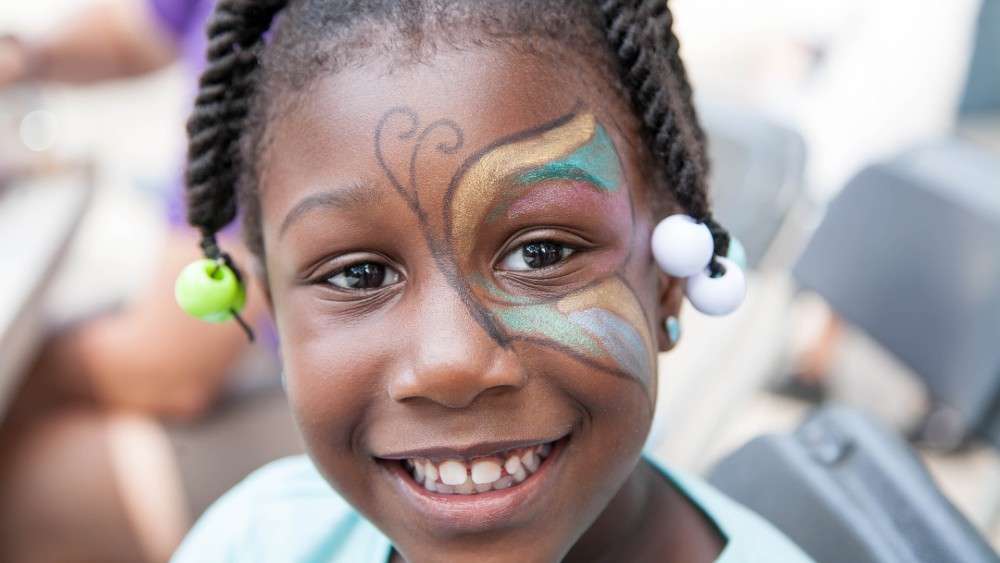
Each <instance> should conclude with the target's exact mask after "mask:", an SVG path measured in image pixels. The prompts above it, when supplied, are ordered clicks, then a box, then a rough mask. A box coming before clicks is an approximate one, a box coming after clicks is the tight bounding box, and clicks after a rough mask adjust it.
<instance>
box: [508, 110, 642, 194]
mask: <svg viewBox="0 0 1000 563" xmlns="http://www.w3.org/2000/svg"><path fill="white" fill-rule="evenodd" d="M546 180H571V181H573V180H576V181H584V182H589V183H591V184H593V185H595V186H597V187H598V188H600V189H602V190H605V191H609V192H613V191H615V190H617V189H618V186H619V185H621V182H622V170H621V163H620V162H619V160H618V152H617V151H615V145H614V143H612V142H611V138H610V137H608V133H607V131H605V130H604V126H603V125H601V124H597V126H596V127H595V129H594V136H593V138H592V139H590V141H589V142H588V143H587V144H585V145H583V146H582V147H580V148H579V149H577V150H575V151H573V153H571V154H570V155H569V156H566V157H564V158H560V159H559V160H554V161H552V162H548V163H546V164H543V165H542V166H540V167H538V168H535V169H533V170H530V171H528V172H525V173H524V174H522V175H521V176H520V178H518V181H519V183H521V184H536V183H539V182H544V181H546Z"/></svg>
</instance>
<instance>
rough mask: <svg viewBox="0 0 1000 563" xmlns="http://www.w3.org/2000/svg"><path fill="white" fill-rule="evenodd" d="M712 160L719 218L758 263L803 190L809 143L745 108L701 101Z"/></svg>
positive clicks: (751, 262) (752, 262)
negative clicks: (806, 146) (807, 144)
mask: <svg viewBox="0 0 1000 563" xmlns="http://www.w3.org/2000/svg"><path fill="white" fill-rule="evenodd" d="M698 111H699V116H700V117H701V120H702V125H703V126H704V128H705V132H706V135H707V138H708V153H709V158H710V159H711V163H712V170H711V179H710V181H711V194H712V202H713V206H714V212H715V216H716V217H717V218H718V219H719V220H720V222H721V223H722V224H723V225H725V226H726V228H727V229H729V231H730V232H731V233H733V234H734V235H736V236H737V237H739V239H740V241H741V242H742V243H743V246H744V247H745V248H746V252H747V262H748V264H749V266H750V267H755V266H757V265H758V264H759V262H760V261H761V258H763V257H764V256H765V254H766V252H767V249H768V248H769V247H770V246H771V244H772V242H774V239H775V236H776V235H777V234H778V231H779V229H780V227H781V225H782V224H783V223H784V221H785V218H786V216H787V215H788V213H789V211H790V210H791V209H792V207H793V205H794V204H795V203H796V202H797V200H798V198H799V197H800V196H801V194H802V188H803V185H804V179H803V174H804V167H805V154H806V150H805V142H804V141H803V140H802V137H801V136H800V135H799V134H798V133H796V132H795V131H793V130H791V129H788V128H786V127H783V126H781V125H779V124H777V123H776V122H774V121H772V120H770V119H768V118H766V117H765V116H762V115H759V114H754V113H752V112H747V111H746V109H745V108H736V107H727V106H724V105H718V104H713V103H711V102H708V101H703V100H699V103H698Z"/></svg>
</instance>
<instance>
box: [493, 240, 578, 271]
mask: <svg viewBox="0 0 1000 563" xmlns="http://www.w3.org/2000/svg"><path fill="white" fill-rule="evenodd" d="M573 252H574V249H572V248H570V247H568V246H566V245H564V244H559V243H558V242H553V241H550V240H542V241H536V242H529V243H526V244H522V245H521V246H519V247H517V248H515V249H514V250H513V251H512V252H511V253H510V254H508V255H507V256H505V257H504V259H503V262H501V263H500V265H501V267H502V269H504V270H512V271H515V272H524V271H527V270H538V269H541V268H546V267H548V266H552V265H555V264H558V263H559V262H562V261H563V260H565V259H566V258H568V257H569V255H570V254H573Z"/></svg>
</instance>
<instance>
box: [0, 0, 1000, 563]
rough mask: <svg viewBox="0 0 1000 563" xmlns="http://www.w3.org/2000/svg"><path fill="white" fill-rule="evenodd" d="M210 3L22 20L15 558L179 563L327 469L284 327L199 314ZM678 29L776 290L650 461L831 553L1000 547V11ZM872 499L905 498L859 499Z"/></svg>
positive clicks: (6, 114)
mask: <svg viewBox="0 0 1000 563" xmlns="http://www.w3.org/2000/svg"><path fill="white" fill-rule="evenodd" d="M209 4H210V2H199V1H198V0H35V1H33V2H6V3H4V5H3V6H2V7H0V559H2V560H4V561H164V560H166V558H167V557H168V556H169V554H170V553H171V552H172V550H173V549H174V547H175V546H176V543H177V542H178V541H179V539H180V537H182V536H183V534H184V532H185V531H186V529H187V528H188V526H190V524H191V523H192V521H193V519H195V518H197V516H198V515H199V514H200V512H201V511H202V510H204V508H205V507H206V506H207V505H208V504H210V503H211V502H212V500H214V499H215V498H216V497H217V496H218V495H220V494H221V493H222V492H224V491H225V490H226V489H228V488H229V487H231V486H232V485H233V484H235V483H236V482H237V481H238V480H239V479H240V478H242V477H243V476H245V475H246V474H247V473H249V472H250V471H251V470H252V469H254V468H256V467H258V466H259V465H262V464H263V463H265V462H266V461H268V460H270V459H274V458H277V457H280V456H283V455H288V454H291V453H297V452H300V451H301V445H300V443H299V441H298V438H297V435H296V434H295V430H294V427H293V424H292V422H291V419H290V415H289V414H288V412H287V408H286V407H285V406H284V399H283V396H282V393H281V389H280V382H279V381H278V379H277V374H278V373H279V367H278V361H277V359H276V357H275V352H274V350H275V349H276V348H275V345H274V337H273V334H272V332H273V331H272V330H271V329H269V328H268V326H269V325H268V323H267V320H266V319H265V318H263V317H262V315H263V312H262V311H259V310H254V309H251V310H250V311H248V315H249V316H250V317H251V319H252V320H253V322H254V324H256V325H257V326H259V327H262V334H261V335H260V336H261V338H259V339H258V343H257V344H255V345H252V346H251V345H248V344H246V343H245V339H244V338H243V336H242V333H241V332H240V331H239V329H238V327H236V326H235V325H233V326H228V325H223V326H221V327H207V326H205V325H202V324H200V323H198V322H196V321H192V320H189V319H186V318H185V317H184V316H183V314H181V313H180V312H179V311H178V310H177V309H176V307H175V305H174V304H173V297H172V284H173V280H174V277H175V276H176V273H177V272H178V271H179V270H180V268H181V267H182V266H183V265H184V264H186V263H187V262H188V261H189V260H191V259H193V258H195V257H196V248H197V247H196V244H195V242H194V241H195V238H194V236H193V235H192V233H190V232H188V231H187V230H186V229H185V228H184V227H183V224H182V223H183V214H182V210H181V208H180V201H181V199H180V191H179V190H180V184H179V174H180V170H181V166H182V162H183V149H184V143H185V139H184V130H183V124H184V121H185V119H186V114H187V110H188V108H189V104H190V96H191V94H192V93H193V86H194V84H193V80H194V77H195V76H196V72H197V70H198V69H199V68H200V62H199V56H200V55H201V53H202V51H203V48H204V45H203V41H202V40H201V39H200V37H201V36H200V26H201V24H202V22H203V21H204V18H205V17H206V16H207V9H208V8H210V6H209ZM671 5H672V7H673V10H674V15H675V21H676V24H675V29H676V31H677V33H678V35H679V36H680V39H681V44H682V56H683V57H684V58H685V61H686V63H687V66H688V71H689V73H690V76H691V80H692V82H693V85H694V88H695V92H696V97H697V103H698V106H699V110H700V112H701V117H702V120H703V124H704V126H705V129H706V131H707V134H708V138H709V143H710V150H711V154H712V158H713V172H712V174H713V190H714V202H715V205H716V208H717V213H716V215H717V216H718V217H719V218H720V220H721V222H722V224H724V225H726V226H727V227H729V228H730V229H731V231H732V232H733V234H734V235H735V236H736V237H738V238H739V240H740V242H741V247H742V250H743V255H744V256H743V259H745V261H746V262H747V264H748V272H749V278H748V283H749V294H748V301H747V303H746V304H745V305H744V306H743V307H742V308H741V310H740V311H739V312H738V313H737V314H735V315H732V316H730V317H726V318H722V319H717V318H708V317H704V316H702V315H700V314H698V313H697V312H695V311H693V310H692V309H691V308H690V307H688V308H686V309H685V311H684V314H683V315H682V318H681V319H680V321H681V326H682V329H683V333H682V334H683V336H682V337H681V339H680V344H679V345H678V347H677V348H676V349H675V350H674V351H672V352H671V353H669V354H665V355H663V356H662V357H661V359H660V368H661V376H660V381H661V387H660V391H659V403H658V411H657V418H656V421H655V422H654V428H653V432H652V434H651V436H650V439H649V443H648V449H649V451H650V452H652V453H653V454H655V455H658V456H660V457H661V458H663V459H665V460H666V461H667V462H668V463H672V464H674V465H676V466H679V467H682V468H686V469H689V470H692V471H697V472H700V473H702V474H705V475H708V476H710V477H711V479H712V480H713V482H715V483H716V484H717V485H718V486H720V487H722V488H723V489H725V490H726V491H727V492H729V493H730V494H732V495H733V496H736V497H737V498H739V499H740V500H743V501H744V502H746V503H747V504H750V505H751V506H753V507H754V508H755V509H757V510H758V511H760V512H761V513H762V514H764V515H765V516H767V517H769V518H771V519H772V521H774V522H775V523H776V524H778V525H779V527H782V528H783V529H785V530H786V531H787V532H788V533H789V534H790V535H792V536H793V538H795V539H796V540H797V541H799V542H800V543H801V544H803V545H804V547H806V548H807V550H809V551H810V553H813V554H814V556H816V554H817V553H825V552H824V551H823V549H824V548H823V546H822V545H818V544H817V545H818V547H815V548H814V547H812V544H811V543H810V542H811V541H813V540H814V539H815V538H812V539H811V538H809V537H800V536H798V535H797V534H796V533H795V531H794V530H793V529H792V528H793V527H794V525H795V524H794V520H796V519H797V518H798V517H799V516H801V513H802V511H803V510H806V511H807V512H810V513H813V515H814V516H815V518H816V519H819V520H816V519H814V520H812V521H809V523H808V525H809V526H811V527H812V528H813V529H821V530H834V529H836V533H833V532H831V533H830V534H829V535H831V536H833V537H835V538H836V537H837V534H843V538H845V539H843V542H841V546H843V545H846V544H847V543H850V542H855V543H856V545H857V546H858V549H859V550H860V551H859V552H858V553H862V552H864V553H865V555H863V556H861V555H851V556H849V557H850V558H849V559H845V560H847V561H853V562H854V563H859V562H860V563H864V562H866V561H877V562H882V561H885V562H890V561H945V560H946V559H933V558H931V559H924V558H917V557H916V556H914V558H907V557H908V556H907V555H905V554H904V555H900V554H901V553H903V551H905V550H903V551H899V549H902V548H892V549H889V548H886V550H884V551H880V549H882V548H881V547H879V546H878V545H877V544H878V543H879V542H880V541H882V540H879V539H871V538H869V537H868V536H866V534H865V533H861V532H857V531H854V532H852V531H851V530H849V529H848V528H852V527H858V526H861V527H864V526H867V525H868V524H867V523H868V522H869V520H867V519H869V518H870V519H872V520H871V522H881V524H879V525H880V526H881V525H884V526H886V527H887V528H883V529H882V531H883V532H884V534H883V537H885V536H891V535H892V533H897V534H899V536H900V537H901V538H902V539H901V540H900V541H901V542H902V543H904V544H905V543H906V542H907V541H915V540H914V538H915V537H917V536H922V537H925V538H926V537H931V538H934V537H935V534H938V535H941V536H942V538H943V539H941V542H942V543H941V545H948V546H949V547H947V550H950V551H947V552H948V553H953V554H954V553H960V552H961V553H965V552H963V551H962V549H966V548H967V547H968V546H969V545H973V544H975V543H976V542H977V541H983V540H984V541H985V542H988V543H989V544H992V546H993V548H994V549H996V548H997V547H1000V1H997V0H953V1H951V2H918V3H914V2H912V0H874V1H873V0H867V1H861V0H840V1H838V2H831V1H828V0H826V1H824V0H805V1H803V0H795V1H793V0H758V1H756V2H752V3H748V2H735V1H732V0H673V1H672V3H671ZM235 240H236V239H235V237H234V239H233V241H232V242H231V245H232V247H233V248H238V247H237V246H236V244H237V243H236V242H235ZM240 252H244V251H241V250H236V253H237V254H239V253H240ZM251 291H256V290H255V289H253V288H251ZM253 301H256V302H257V303H258V308H259V303H260V299H256V300H251V302H253ZM831 405H834V406H831ZM824 406H825V407H826V410H822V408H823V407H824ZM818 408H819V409H821V410H818V411H817V410H816V409H818ZM817 412H818V413H819V414H818V415H817V414H816V413H817ZM824 413H826V414H824ZM831 413H832V414H831ZM856 420H859V421H862V422H859V423H857V424H855V422H852V421H856ZM819 423H823V424H825V426H822V431H820V430H817V428H820V426H821V425H820V426H818V425H819ZM761 436H765V437H764V438H760V437H761ZM817 436H819V438H817ZM831 436H832V438H831ZM754 438H757V440H756V441H752V440H754ZM831 443H832V444H834V446H835V447H833V449H832V450H831V447H832V446H831ZM838 444H839V445H838ZM897 446H898V451H897ZM768 448H774V449H768ZM796 448H799V449H802V451H804V452H807V453H808V454H809V455H806V456H804V457H803V458H802V459H799V458H797V457H796V455H797V454H795V449H796ZM831 451H834V452H835V453H834V454H830V453H829V452H831ZM786 454H787V455H786ZM828 454H829V455H828ZM911 454H912V455H915V456H916V457H914V458H913V459H910V457H907V456H911ZM740 456H743V457H740ZM755 456H756V457H755ZM810 456H812V457H810ZM852 456H853V457H852ZM865 456H868V457H865ZM747 459H749V460H751V463H746V462H742V463H738V464H737V463H736V462H737V461H739V460H744V461H745V460H747ZM917 460H919V461H920V462H922V463H923V464H925V466H926V468H927V469H928V470H929V475H930V476H931V477H932V479H933V481H931V480H926V481H925V480H923V479H924V477H923V476H924V475H925V474H924V473H921V472H922V471H923V469H922V468H921V467H922V466H921V465H920V463H917ZM734 464H735V465H738V466H739V467H741V469H740V470H739V471H737V472H736V473H734V472H733V471H732V470H731V468H732V467H733V466H734ZM772 464H776V465H772ZM861 465H863V466H864V467H862V468H860V469H859V467H860V466H861ZM786 471H787V472H788V473H787V475H786V474H785V473H784V472H786ZM859 472H860V473H859ZM875 474H877V475H879V478H880V479H882V480H881V481H878V482H879V483H881V485H879V486H871V485H870V483H871V482H872V481H871V478H872V475H875ZM778 475H786V477H785V478H782V479H778V481H779V482H777V483H776V482H775V480H776V479H777V477H776V476H778ZM859 475H860V477H859ZM769 480H770V485H771V486H770V487H766V486H763V485H762V484H761V483H767V482H768V481H769ZM866 480H867V481H866ZM800 482H801V487H803V488H802V489H801V490H800V489H798V488H796V487H798V486H799V485H798V484H797V483H800ZM817 483H819V485H817ZM824 483H825V484H824ZM859 483H861V484H859ZM865 483H868V485H865ZM827 485H829V486H827ZM862 485H864V486H862ZM748 487H749V488H750V489H752V490H751V491H750V492H747V490H746V489H747V488H748ZM824 487H825V488H824ZM838 487H840V488H838ZM851 487H862V488H861V489H857V488H854V489H851ZM865 487H868V488H865ZM796 491H798V492H796ZM817 491H820V492H822V494H820V493H818V492H817ZM851 491H853V493H852V492H851ZM859 491H861V492H859ZM885 491H891V493H892V498H891V499H890V498H888V497H879V496H878V495H880V494H888V493H886V492H885ZM812 494H817V495H820V497H821V498H820V500H818V501H816V500H815V499H813V500H811V501H810V502H819V503H823V502H828V504H829V506H830V507H832V508H829V509H828V510H827V509H824V510H818V511H817V510H813V509H810V508H808V507H803V506H801V505H800V503H802V502H805V500H802V499H806V498H807V497H808V495H812ZM859 494H860V495H861V496H866V498H867V497H869V496H870V497H872V498H876V497H878V499H877V500H876V501H873V502H871V503H868V505H867V506H860V505H859V506H860V507H855V508H852V509H844V508H843V507H842V506H840V505H839V504H838V503H839V500H837V499H843V498H850V497H852V495H854V496H855V497H856V496H857V495H859ZM824 495H826V496H824ZM808 498H810V499H811V498H812V497H808ZM831 498H832V499H834V500H833V501H830V499H831ZM797 499H798V500H797ZM823 499H826V500H823ZM855 500H856V499H855ZM864 504H865V503H864V502H862V503H861V505H864ZM812 506H815V504H813V505H812ZM953 507H954V508H953ZM845 510H846V512H845ZM852 510H854V511H853V512H852ZM880 511H882V512H880ZM907 511H909V512H907ZM820 512H822V515H817V514H819V513H820ZM883 513H884V514H883ZM902 513H905V514H907V515H908V516H907V517H908V518H910V520H907V521H906V522H904V521H903V520H906V519H905V518H904V519H894V516H893V515H894V514H896V515H898V514H902ZM914 514H915V515H917V516H914ZM823 518H828V519H827V520H823ZM921 518H929V520H928V521H933V522H934V525H933V526H931V527H930V528H928V529H929V530H930V531H929V532H926V531H925V532H926V533H924V534H917V533H916V532H914V530H915V528H913V526H914V525H915V524H913V522H917V521H920V519H921ZM798 519H799V520H801V518H798ZM807 520H808V519H807ZM786 521H791V522H790V523H788V524H785V522H786ZM845 522H847V523H848V524H846V525H845V524H844V523H845ZM887 522H888V524H887ZM948 522H950V523H948ZM859 523H860V524H859ZM855 524H857V526H855ZM841 525H844V528H843V529H841V528H839V527H838V526H841ZM786 526H787V528H786ZM907 526H909V528H908V527H907ZM887 529H891V530H894V532H892V533H890V532H888V531H886V530H887ZM852 534H854V535H852ZM806 535H807V536H808V533H807V534H806ZM859 538H860V539H859ZM966 538H967V543H966V544H961V542H962V541H966ZM815 541H818V542H820V543H822V540H819V539H815ZM928 541H931V540H928ZM949 542H952V543H949ZM969 542H971V543H969ZM851 545H855V544H854V543H852V544H851ZM963 545H965V547H963ZM970 549H971V548H970ZM814 550H815V551H814ZM894 550H895V551H894ZM917 551H919V550H917ZM907 553H909V552H907ZM914 553H916V551H915V552H914ZM970 553H971V551H970ZM980 553H985V552H982V551H980ZM880 554H882V555H880ZM992 556H994V557H995V553H994V554H992ZM880 557H882V558H880ZM924 557H926V555H925V556H924ZM955 557H956V558H954V559H951V558H948V559H947V560H948V561H952V560H953V561H966V560H969V561H971V560H973V559H972V558H971V556H970V558H968V559H966V558H962V557H960V556H957V555H956V556H955ZM823 560H824V561H834V560H835V559H834V558H828V557H824V558H823ZM975 560H977V561H978V560H980V559H975ZM981 560H986V559H981Z"/></svg>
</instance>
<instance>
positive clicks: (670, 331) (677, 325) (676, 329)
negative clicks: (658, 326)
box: [663, 315, 681, 346]
mask: <svg viewBox="0 0 1000 563" xmlns="http://www.w3.org/2000/svg"><path fill="white" fill-rule="evenodd" d="M663 326H664V328H666V329H667V338H669V339H670V345H671V346H673V345H674V344H677V341H678V340H680V339H681V322H680V321H679V320H677V317H675V316H673V315H670V316H669V317H667V320H665V321H663Z"/></svg>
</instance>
